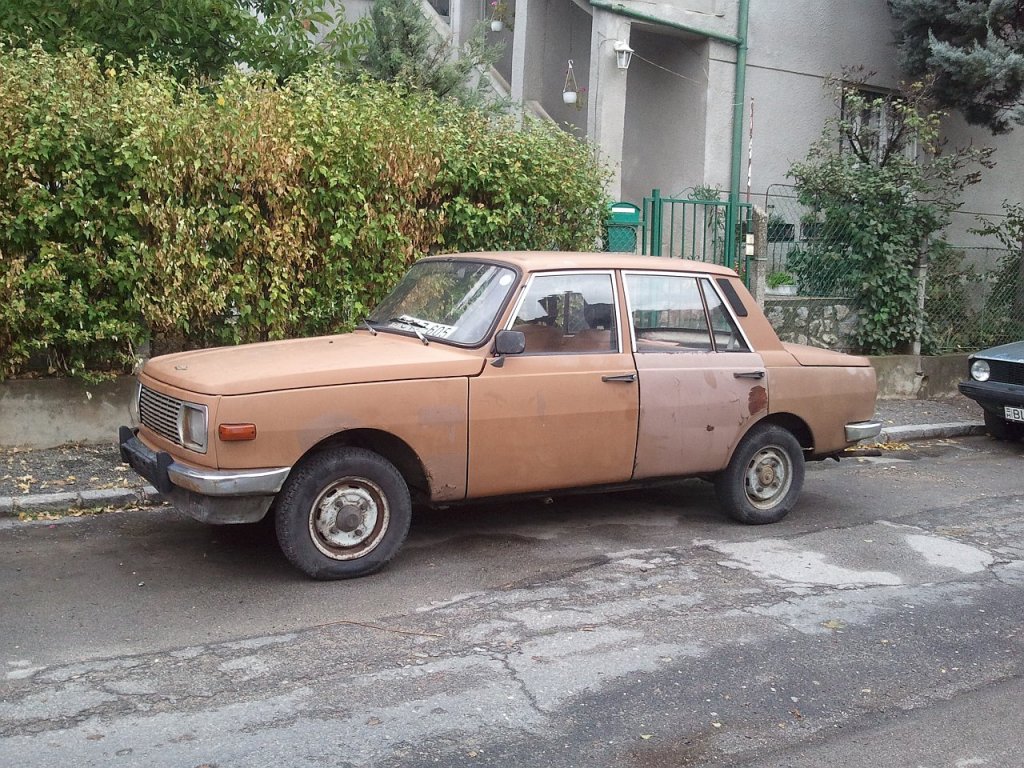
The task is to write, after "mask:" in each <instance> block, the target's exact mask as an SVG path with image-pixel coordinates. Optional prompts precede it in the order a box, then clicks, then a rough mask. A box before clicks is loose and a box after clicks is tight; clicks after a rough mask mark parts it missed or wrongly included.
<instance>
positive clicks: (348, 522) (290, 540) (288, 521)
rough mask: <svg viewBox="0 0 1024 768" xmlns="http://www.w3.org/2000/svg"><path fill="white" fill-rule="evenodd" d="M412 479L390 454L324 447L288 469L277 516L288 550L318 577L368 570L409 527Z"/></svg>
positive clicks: (298, 563) (399, 543) (390, 551)
mask: <svg viewBox="0 0 1024 768" xmlns="http://www.w3.org/2000/svg"><path fill="white" fill-rule="evenodd" d="M411 519H412V504H411V501H410V498H409V487H408V485H406V482H405V479H404V478H403V477H402V475H401V473H399V471H398V470H397V469H396V468H395V466H394V465H393V464H392V463H391V462H389V461H388V460H387V459H384V458H383V457H381V456H379V455H378V454H376V453H373V452H372V451H367V450H365V449H362V448H336V449H334V450H330V451H325V452H324V453H319V454H316V455H314V456H312V457H311V458H309V459H308V460H307V461H305V462H304V463H303V464H301V465H300V466H299V467H297V468H296V470H295V471H294V472H293V473H292V474H291V475H290V476H289V478H288V481H287V483H286V484H285V487H284V488H283V489H282V490H281V495H280V496H279V497H278V503H277V511H276V513H275V524H276V530H277V541H278V544H279V545H280V547H281V551H282V552H284V555H285V557H287V558H288V560H289V561H290V562H291V563H292V565H294V566H295V567H296V568H298V569H299V570H301V571H302V572H303V573H305V574H306V575H308V576H311V577H313V578H314V579H349V578H354V577H356V576H365V575H367V574H370V573H373V572H374V571H376V570H379V569H380V568H382V567H383V566H384V565H386V564H387V563H388V562H389V561H390V560H391V558H392V557H394V556H395V554H396V553H397V552H398V549H399V548H400V547H401V546H402V542H404V541H405V537H406V534H408V532H409V523H410V521H411Z"/></svg>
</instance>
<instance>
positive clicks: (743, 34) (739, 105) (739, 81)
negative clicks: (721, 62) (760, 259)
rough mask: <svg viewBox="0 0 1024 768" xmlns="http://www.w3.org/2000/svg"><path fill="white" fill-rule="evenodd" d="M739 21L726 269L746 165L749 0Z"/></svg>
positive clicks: (743, 3) (741, 3)
mask: <svg viewBox="0 0 1024 768" xmlns="http://www.w3.org/2000/svg"><path fill="white" fill-rule="evenodd" d="M737 16H738V18H737V20H736V36H737V37H738V38H739V42H738V43H737V44H736V81H735V83H736V84H735V88H734V89H733V93H734V94H735V99H734V101H733V105H732V162H731V165H732V178H731V180H730V182H729V207H728V209H726V215H725V222H726V230H725V253H726V266H727V267H733V268H736V266H737V265H736V264H734V263H732V261H733V258H734V257H735V256H736V235H737V230H738V229H739V227H738V226H737V225H738V223H739V221H738V219H739V211H740V179H741V177H742V170H743V169H742V167H741V165H742V162H743V104H744V102H745V101H746V89H747V26H748V21H749V18H750V0H739V13H738V14H737Z"/></svg>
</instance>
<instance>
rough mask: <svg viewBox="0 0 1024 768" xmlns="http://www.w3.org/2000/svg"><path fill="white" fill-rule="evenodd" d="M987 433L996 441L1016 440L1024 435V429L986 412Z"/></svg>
mask: <svg viewBox="0 0 1024 768" xmlns="http://www.w3.org/2000/svg"><path fill="white" fill-rule="evenodd" d="M985 431H986V432H988V433H989V435H991V436H992V437H994V438H995V439H996V440H1016V439H1017V438H1019V437H1020V436H1021V434H1022V433H1024V427H1021V426H1020V425H1018V424H1011V423H1010V422H1008V421H1007V420H1006V419H1004V418H1003V417H1002V416H999V415H998V414H995V413H990V412H989V411H985Z"/></svg>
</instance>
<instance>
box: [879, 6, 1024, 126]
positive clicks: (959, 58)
mask: <svg viewBox="0 0 1024 768" xmlns="http://www.w3.org/2000/svg"><path fill="white" fill-rule="evenodd" d="M889 6H890V8H891V10H892V13H893V16H894V17H895V19H896V21H897V23H898V29H897V33H896V38H897V44H898V48H899V56H900V64H901V66H902V67H903V69H904V71H905V72H906V73H907V74H908V75H909V76H910V77H911V78H915V79H916V78H921V77H924V76H926V75H928V76H931V77H932V78H933V82H934V92H935V96H936V98H937V99H938V102H939V104H940V105H941V106H943V107H953V108H956V109H959V110H960V111H961V112H962V113H963V114H964V116H965V117H966V118H967V121H968V122H970V123H972V124H974V125H984V126H987V127H988V128H989V129H990V130H991V131H992V132H993V133H1006V132H1007V131H1010V130H1011V129H1012V128H1013V126H1014V124H1021V123H1024V0H889Z"/></svg>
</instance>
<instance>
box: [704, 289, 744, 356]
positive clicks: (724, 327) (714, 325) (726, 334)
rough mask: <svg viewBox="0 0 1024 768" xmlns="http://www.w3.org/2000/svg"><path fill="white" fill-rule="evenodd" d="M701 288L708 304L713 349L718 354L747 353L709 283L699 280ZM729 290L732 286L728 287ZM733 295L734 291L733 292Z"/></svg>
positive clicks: (742, 341) (740, 336) (730, 318)
mask: <svg viewBox="0 0 1024 768" xmlns="http://www.w3.org/2000/svg"><path fill="white" fill-rule="evenodd" d="M700 282H701V288H703V290H704V300H705V301H707V304H708V316H709V317H710V318H711V330H712V331H713V332H714V336H715V349H716V350H718V351H719V352H749V351H750V347H748V346H747V342H746V341H744V340H743V335H742V334H741V333H740V331H739V328H737V327H736V323H735V322H734V321H733V319H732V316H731V315H730V314H729V312H728V311H727V310H726V308H725V305H724V304H723V303H722V300H721V299H720V298H718V294H717V293H716V292H715V289H714V287H713V286H712V285H711V281H710V280H708V279H701V281H700ZM729 287H730V288H731V287H732V286H729ZM734 293H735V291H734Z"/></svg>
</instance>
